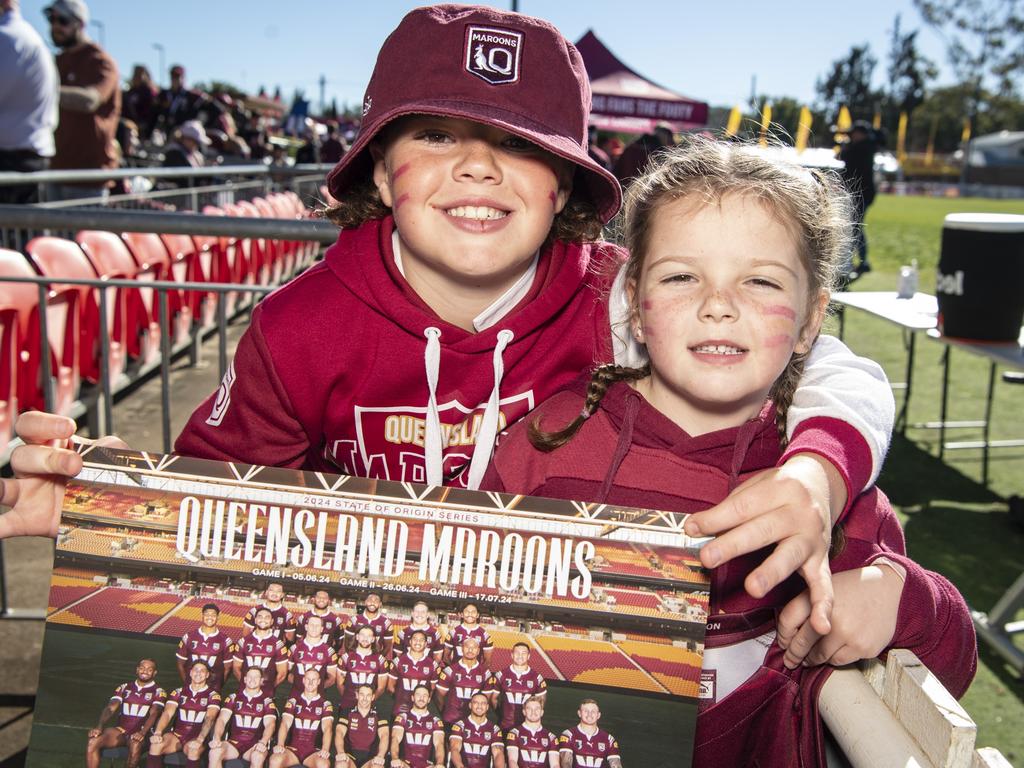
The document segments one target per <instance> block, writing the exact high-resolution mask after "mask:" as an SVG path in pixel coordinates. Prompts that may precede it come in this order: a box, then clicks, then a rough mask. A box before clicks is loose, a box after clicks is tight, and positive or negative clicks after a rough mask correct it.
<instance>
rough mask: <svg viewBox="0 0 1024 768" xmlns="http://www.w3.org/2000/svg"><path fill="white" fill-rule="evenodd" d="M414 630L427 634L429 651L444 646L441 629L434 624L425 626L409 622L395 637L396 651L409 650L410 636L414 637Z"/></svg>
mask: <svg viewBox="0 0 1024 768" xmlns="http://www.w3.org/2000/svg"><path fill="white" fill-rule="evenodd" d="M413 632H422V633H423V634H425V635H426V636H427V653H435V652H436V651H440V650H441V649H442V648H444V641H443V640H442V639H441V631H440V630H439V629H438V628H437V626H436V625H434V624H427V626H425V627H414V626H413V625H412V624H407V625H406V626H404V627H402V630H401V631H400V632H397V633H396V637H395V650H396V652H399V651H400V652H402V653H404V652H406V651H408V650H409V638H410V637H412V633H413Z"/></svg>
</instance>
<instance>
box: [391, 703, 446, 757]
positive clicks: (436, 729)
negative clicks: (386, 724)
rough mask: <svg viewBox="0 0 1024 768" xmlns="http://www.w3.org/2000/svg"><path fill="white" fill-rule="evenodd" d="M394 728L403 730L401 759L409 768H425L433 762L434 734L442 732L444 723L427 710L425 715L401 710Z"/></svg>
mask: <svg viewBox="0 0 1024 768" xmlns="http://www.w3.org/2000/svg"><path fill="white" fill-rule="evenodd" d="M395 728H401V729H402V730H403V731H404V733H403V734H402V746H401V751H402V759H403V760H405V762H407V763H408V764H409V768H427V766H429V765H433V764H434V734H435V733H444V724H443V723H442V722H441V721H440V720H438V719H437V717H435V716H434V715H432V714H430V713H429V712H428V713H427V714H425V715H417V714H416V713H415V712H403V713H402V714H400V715H399V716H398V717H396V718H395ZM392 757H395V756H394V755H392Z"/></svg>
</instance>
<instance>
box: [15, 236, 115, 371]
mask: <svg viewBox="0 0 1024 768" xmlns="http://www.w3.org/2000/svg"><path fill="white" fill-rule="evenodd" d="M82 234H83V233H79V238H81V237H82ZM103 234H107V235H109V233H103ZM109 236H110V237H113V238H114V239H115V240H116V237H115V236H114V235H109ZM79 242H81V241H79ZM26 250H27V252H28V256H29V258H30V259H31V260H32V262H33V264H34V265H35V268H36V270H37V271H38V272H39V274H41V275H43V276H45V277H70V278H77V279H83V280H95V279H96V278H98V277H99V273H98V272H97V270H96V267H95V265H94V264H93V263H92V262H91V261H90V260H89V257H88V256H87V255H86V254H85V253H84V252H83V250H82V248H81V247H80V246H79V244H78V243H74V242H72V241H70V240H65V239H63V238H60V237H37V238H34V239H33V240H32V241H31V242H29V244H28V246H27V247H26ZM75 289H76V290H77V292H78V331H79V347H78V361H79V366H80V369H81V373H82V376H83V377H84V378H85V379H86V380H88V381H90V382H92V383H94V384H95V383H97V382H98V381H99V379H100V354H101V349H100V315H99V312H100V310H99V291H98V289H96V288H93V287H91V286H88V285H79V286H75ZM107 298H108V301H107V338H108V345H109V355H108V365H109V368H108V371H109V376H108V380H109V381H110V383H111V384H113V383H114V382H115V381H116V380H117V378H118V377H119V376H120V375H121V374H122V373H123V372H124V368H125V362H126V349H127V345H126V344H125V340H124V333H125V330H126V328H125V318H124V311H125V302H124V292H123V291H120V290H117V291H114V290H110V291H108V292H107Z"/></svg>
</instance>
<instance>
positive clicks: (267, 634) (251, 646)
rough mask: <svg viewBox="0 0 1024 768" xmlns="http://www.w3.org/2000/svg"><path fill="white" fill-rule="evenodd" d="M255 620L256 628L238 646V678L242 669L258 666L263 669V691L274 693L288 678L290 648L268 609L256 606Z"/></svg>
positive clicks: (236, 658)
mask: <svg viewBox="0 0 1024 768" xmlns="http://www.w3.org/2000/svg"><path fill="white" fill-rule="evenodd" d="M253 621H254V622H255V625H256V628H255V629H254V630H253V631H252V632H250V633H248V634H246V635H245V636H244V637H243V638H242V639H241V640H239V641H238V643H236V645H235V655H234V667H235V679H236V680H238V681H239V682H241V680H242V672H243V670H245V669H248V668H249V667H259V668H260V669H262V670H263V692H264V693H266V694H267V695H268V696H273V695H274V691H276V690H277V686H278V685H280V684H281V683H283V682H284V681H285V679H286V678H287V677H288V647H287V646H286V645H285V643H284V640H282V639H281V638H280V637H278V636H277V635H276V634H274V630H273V624H274V616H273V613H272V611H271V610H270V609H269V608H267V607H266V606H261V607H259V608H257V609H256V610H255V612H254V615H253Z"/></svg>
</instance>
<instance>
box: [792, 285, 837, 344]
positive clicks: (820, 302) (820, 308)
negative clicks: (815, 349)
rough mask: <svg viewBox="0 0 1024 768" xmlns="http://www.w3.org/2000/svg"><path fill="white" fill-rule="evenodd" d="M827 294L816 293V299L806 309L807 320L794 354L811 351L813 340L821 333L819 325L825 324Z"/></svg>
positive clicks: (822, 292)
mask: <svg viewBox="0 0 1024 768" xmlns="http://www.w3.org/2000/svg"><path fill="white" fill-rule="evenodd" d="M828 302H829V293H828V291H826V290H824V289H823V290H821V291H818V295H817V297H816V298H815V299H814V300H813V301H811V302H810V306H809V307H808V308H807V320H806V322H804V327H803V330H802V331H800V338H799V339H798V340H797V343H796V347H795V348H794V349H793V351H794V352H797V353H799V354H805V353H807V352H810V351H811V347H812V346H813V345H814V340H815V339H817V338H818V334H819V333H821V325H822V323H824V322H825V314H826V312H828Z"/></svg>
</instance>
